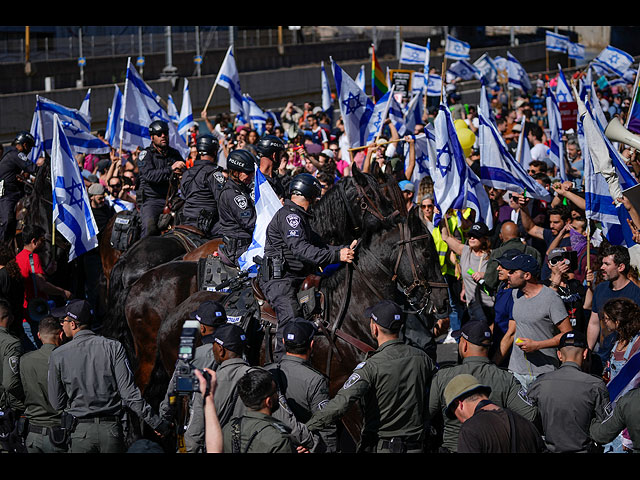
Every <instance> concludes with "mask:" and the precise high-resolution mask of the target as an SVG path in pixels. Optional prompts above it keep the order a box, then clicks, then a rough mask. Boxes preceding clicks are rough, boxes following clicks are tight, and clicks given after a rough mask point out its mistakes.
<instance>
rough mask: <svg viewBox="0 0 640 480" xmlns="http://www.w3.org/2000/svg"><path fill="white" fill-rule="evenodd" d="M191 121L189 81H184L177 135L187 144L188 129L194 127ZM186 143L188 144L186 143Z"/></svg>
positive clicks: (193, 122)
mask: <svg viewBox="0 0 640 480" xmlns="http://www.w3.org/2000/svg"><path fill="white" fill-rule="evenodd" d="M195 123H196V122H195V121H194V120H193V109H192V107H191V94H190V93H189V80H187V79H186V78H185V79H184V87H183V88H182V106H181V108H180V118H179V120H178V134H179V135H180V136H181V137H182V138H183V139H184V140H185V142H187V137H188V135H189V127H191V126H192V125H195ZM187 143H188V142H187Z"/></svg>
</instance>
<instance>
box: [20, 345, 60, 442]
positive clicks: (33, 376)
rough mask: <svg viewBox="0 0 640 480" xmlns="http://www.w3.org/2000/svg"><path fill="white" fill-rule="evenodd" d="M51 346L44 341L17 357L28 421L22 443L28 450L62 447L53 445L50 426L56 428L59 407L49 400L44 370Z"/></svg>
mask: <svg viewBox="0 0 640 480" xmlns="http://www.w3.org/2000/svg"><path fill="white" fill-rule="evenodd" d="M54 348H56V346H55V345H52V344H50V343H45V344H43V345H42V347H40V348H39V349H38V350H35V351H33V352H27V353H25V354H24V355H23V356H22V358H21V359H20V378H21V380H22V387H23V389H24V397H25V399H24V406H25V410H24V416H25V417H26V418H27V419H28V421H29V426H28V431H29V433H28V434H27V438H26V440H25V445H26V447H27V451H28V452H29V453H61V452H65V451H66V448H60V447H56V446H55V445H53V444H52V443H51V441H50V439H49V433H50V429H51V428H53V427H60V417H61V415H62V411H61V410H56V409H55V408H53V407H52V406H51V403H50V402H49V392H48V386H47V372H48V370H49V357H50V356H51V352H53V350H54Z"/></svg>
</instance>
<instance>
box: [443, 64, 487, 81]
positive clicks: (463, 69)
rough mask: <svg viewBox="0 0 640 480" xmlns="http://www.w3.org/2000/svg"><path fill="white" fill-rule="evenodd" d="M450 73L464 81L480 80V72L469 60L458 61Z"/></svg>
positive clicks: (452, 66)
mask: <svg viewBox="0 0 640 480" xmlns="http://www.w3.org/2000/svg"><path fill="white" fill-rule="evenodd" d="M448 71H449V72H450V73H452V74H453V75H455V76H456V77H458V78H461V79H462V80H474V79H476V80H480V78H481V75H480V71H479V70H478V69H477V68H476V67H475V66H474V65H473V64H471V63H469V62H468V61H467V60H458V61H457V62H455V63H453V64H452V65H451V66H450V67H449V68H448Z"/></svg>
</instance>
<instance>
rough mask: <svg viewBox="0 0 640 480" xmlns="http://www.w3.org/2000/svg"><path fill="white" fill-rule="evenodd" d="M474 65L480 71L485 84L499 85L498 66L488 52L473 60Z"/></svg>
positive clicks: (489, 85)
mask: <svg viewBox="0 0 640 480" xmlns="http://www.w3.org/2000/svg"><path fill="white" fill-rule="evenodd" d="M473 66H474V67H476V68H477V69H478V71H479V72H480V78H481V81H482V82H483V84H484V85H486V86H488V87H492V86H495V85H497V83H498V82H497V79H498V67H496V64H495V62H494V61H493V59H492V58H491V57H490V56H489V54H488V53H485V54H483V55H482V56H481V57H480V58H478V59H477V60H476V61H475V62H473Z"/></svg>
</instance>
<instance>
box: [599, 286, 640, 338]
mask: <svg viewBox="0 0 640 480" xmlns="http://www.w3.org/2000/svg"><path fill="white" fill-rule="evenodd" d="M602 311H603V312H604V313H605V314H606V315H607V316H608V317H609V318H610V319H611V321H612V322H613V323H614V324H615V325H616V332H617V333H618V338H619V339H620V340H622V341H624V342H629V341H631V339H632V338H633V337H634V336H635V335H636V334H637V333H638V332H640V306H639V305H637V304H636V303H634V302H633V301H631V300H630V299H628V298H625V297H619V298H611V299H609V300H607V302H606V303H605V304H604V306H603V308H602Z"/></svg>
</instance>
